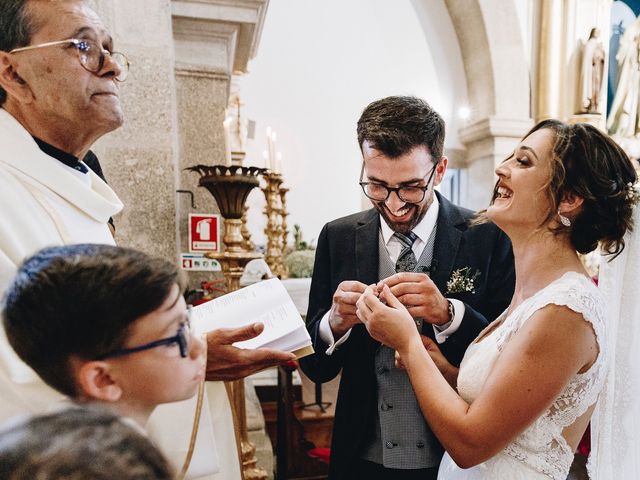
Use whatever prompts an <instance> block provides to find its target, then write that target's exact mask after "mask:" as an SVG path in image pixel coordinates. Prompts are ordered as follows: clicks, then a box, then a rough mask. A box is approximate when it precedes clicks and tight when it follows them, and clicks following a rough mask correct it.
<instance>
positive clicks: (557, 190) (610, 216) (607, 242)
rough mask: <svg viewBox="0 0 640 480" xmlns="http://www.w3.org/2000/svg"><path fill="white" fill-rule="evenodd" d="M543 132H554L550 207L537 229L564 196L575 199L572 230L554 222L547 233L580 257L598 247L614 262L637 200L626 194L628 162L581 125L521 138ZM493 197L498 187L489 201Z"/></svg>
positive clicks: (558, 125)
mask: <svg viewBox="0 0 640 480" xmlns="http://www.w3.org/2000/svg"><path fill="white" fill-rule="evenodd" d="M543 129H548V130H551V131H552V132H554V134H555V142H554V145H553V155H552V162H551V176H550V178H549V181H548V182H547V185H546V191H547V195H548V198H549V200H550V207H549V211H548V213H547V217H546V218H545V219H544V221H543V222H542V225H549V224H550V223H551V222H552V220H553V219H554V218H556V216H557V212H558V206H559V204H560V202H561V201H562V200H563V199H564V198H566V196H567V195H575V196H577V197H580V198H582V199H583V203H582V205H581V207H580V209H579V211H578V213H577V215H575V217H572V218H571V225H569V226H565V225H562V224H560V222H558V225H557V226H553V227H550V228H551V230H552V231H553V232H554V233H556V234H567V235H568V236H569V239H570V241H571V244H572V245H573V246H574V248H575V249H576V250H577V251H578V252H580V253H589V252H591V251H593V250H595V249H596V248H597V246H598V243H600V244H601V246H602V251H603V252H606V253H608V254H611V255H613V258H615V256H617V255H618V254H619V253H620V252H622V250H623V249H624V235H625V233H626V232H627V231H628V230H631V229H632V228H633V220H632V213H633V207H634V203H635V200H636V199H635V197H634V195H630V192H631V187H630V186H632V185H635V183H636V182H637V180H638V178H637V174H636V171H635V169H634V167H633V164H632V162H631V160H630V159H629V157H628V156H627V154H626V153H625V152H624V150H622V148H621V147H620V146H619V145H618V144H617V143H616V142H614V141H613V140H612V139H611V138H610V137H609V136H608V135H606V134H605V133H603V132H601V131H600V130H598V129H597V128H596V127H594V126H592V125H589V124H586V123H577V124H566V123H563V122H560V121H558V120H543V121H542V122H540V123H538V124H537V125H535V126H534V127H533V128H532V129H531V130H529V132H528V133H527V134H526V135H525V136H524V138H527V137H528V136H529V135H531V134H532V133H533V132H536V131H538V130H543ZM496 194H497V184H496V191H495V192H494V197H493V199H495V198H496ZM492 203H493V201H492Z"/></svg>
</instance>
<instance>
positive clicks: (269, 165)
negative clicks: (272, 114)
mask: <svg viewBox="0 0 640 480" xmlns="http://www.w3.org/2000/svg"><path fill="white" fill-rule="evenodd" d="M271 135H272V131H271V127H267V150H265V151H266V152H267V156H266V157H265V160H266V165H267V168H268V169H269V170H272V169H273V159H272V158H271V152H272V148H271V142H272V138H271Z"/></svg>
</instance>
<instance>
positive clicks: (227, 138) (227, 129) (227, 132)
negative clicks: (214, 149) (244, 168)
mask: <svg viewBox="0 0 640 480" xmlns="http://www.w3.org/2000/svg"><path fill="white" fill-rule="evenodd" d="M231 120H232V119H231V117H227V118H225V119H224V122H222V126H223V127H224V164H225V165H226V166H227V167H230V166H231Z"/></svg>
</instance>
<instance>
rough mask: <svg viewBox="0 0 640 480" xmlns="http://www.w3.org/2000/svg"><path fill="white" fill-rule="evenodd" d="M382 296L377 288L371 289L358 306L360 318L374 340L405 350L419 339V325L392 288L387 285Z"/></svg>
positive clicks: (366, 291)
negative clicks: (377, 293)
mask: <svg viewBox="0 0 640 480" xmlns="http://www.w3.org/2000/svg"><path fill="white" fill-rule="evenodd" d="M379 297H380V298H378V296H377V295H376V292H375V289H374V287H367V289H366V290H365V291H364V293H363V294H362V296H361V297H360V300H358V302H357V303H356V307H357V310H356V315H357V316H358V318H359V319H360V320H361V321H362V323H364V324H365V326H366V327H367V330H368V331H369V335H371V336H372V337H373V338H374V339H376V340H378V341H379V342H381V343H383V344H385V345H387V346H389V347H391V348H394V349H395V350H400V351H402V350H403V349H404V347H406V346H407V345H408V344H409V342H410V341H411V340H413V339H417V337H418V336H419V334H418V330H417V329H416V324H415V322H414V320H413V318H412V317H411V315H410V314H409V312H408V311H407V309H406V308H405V307H404V305H402V303H400V301H399V300H398V299H397V298H396V297H395V296H394V295H393V293H391V290H389V287H388V286H386V285H384V287H383V289H382V291H381V292H380V295H379ZM381 300H383V301H384V302H386V305H385V304H384V303H382V301H381Z"/></svg>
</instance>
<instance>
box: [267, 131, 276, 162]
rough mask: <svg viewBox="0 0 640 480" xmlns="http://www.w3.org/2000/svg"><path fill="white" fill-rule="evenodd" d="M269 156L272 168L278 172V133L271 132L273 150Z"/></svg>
mask: <svg viewBox="0 0 640 480" xmlns="http://www.w3.org/2000/svg"><path fill="white" fill-rule="evenodd" d="M269 156H270V157H271V166H272V167H273V169H274V170H276V171H277V169H278V165H277V163H276V132H275V130H273V131H272V132H271V150H270V151H269Z"/></svg>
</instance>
